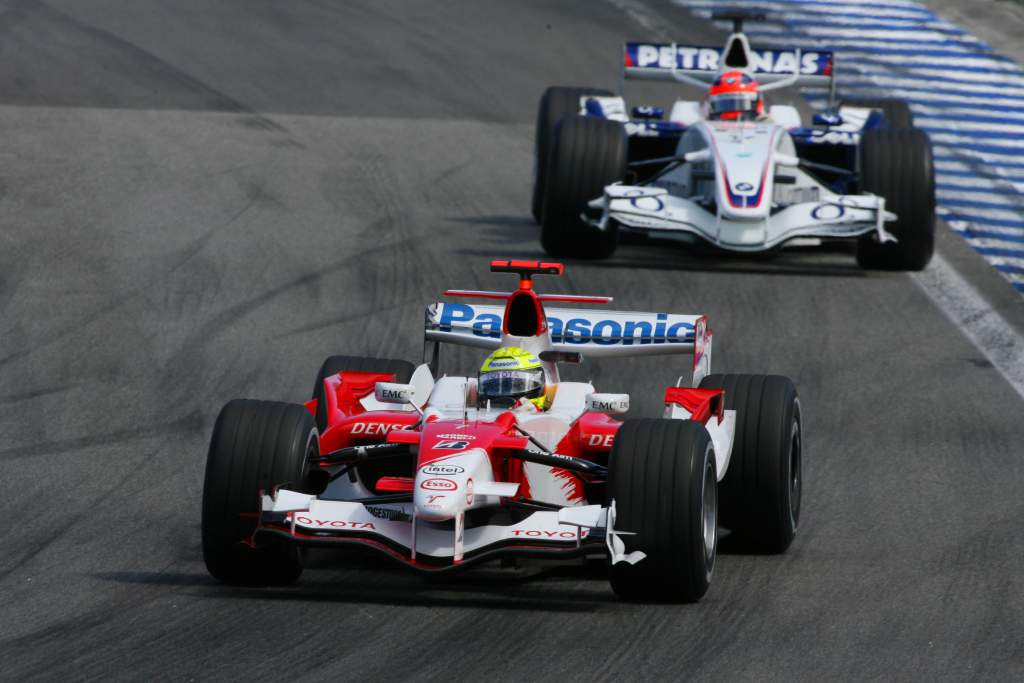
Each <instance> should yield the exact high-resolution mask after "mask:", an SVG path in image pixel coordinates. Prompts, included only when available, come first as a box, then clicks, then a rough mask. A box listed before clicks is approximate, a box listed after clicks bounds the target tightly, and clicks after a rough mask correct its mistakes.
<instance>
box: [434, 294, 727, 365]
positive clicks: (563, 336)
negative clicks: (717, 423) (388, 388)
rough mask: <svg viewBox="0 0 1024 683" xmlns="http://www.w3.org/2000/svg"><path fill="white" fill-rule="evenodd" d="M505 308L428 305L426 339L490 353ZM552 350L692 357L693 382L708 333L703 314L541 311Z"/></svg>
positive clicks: (707, 360)
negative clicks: (470, 347)
mask: <svg viewBox="0 0 1024 683" xmlns="http://www.w3.org/2000/svg"><path fill="white" fill-rule="evenodd" d="M504 313H505V307H504V306H494V305H488V304H465V303H453V302H448V301H439V302H437V303H434V304H430V305H429V306H427V310H426V321H425V329H424V340H425V341H427V342H435V343H447V344H458V345H461V346H472V347H476V348H480V349H488V350H493V349H497V348H498V347H500V346H501V343H502V325H503V320H502V318H503V316H504ZM545 317H546V319H547V326H548V332H550V334H551V350H552V351H556V352H558V351H560V352H568V353H578V354H581V355H582V356H584V357H596V358H605V357H610V356H618V357H622V356H649V355H668V354H685V355H689V354H691V353H692V354H693V369H694V382H695V383H696V382H699V381H700V378H701V377H703V376H704V375H706V374H707V373H708V372H710V368H711V329H710V328H709V327H708V324H707V318H706V317H705V316H703V315H679V314H675V313H638V312H634V311H601V310H586V309H573V308H551V307H545Z"/></svg>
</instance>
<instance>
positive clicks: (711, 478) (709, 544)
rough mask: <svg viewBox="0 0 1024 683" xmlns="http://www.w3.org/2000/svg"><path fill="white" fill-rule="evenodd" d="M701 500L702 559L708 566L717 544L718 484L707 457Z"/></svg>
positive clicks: (709, 458) (712, 466) (712, 462)
mask: <svg viewBox="0 0 1024 683" xmlns="http://www.w3.org/2000/svg"><path fill="white" fill-rule="evenodd" d="M701 498H702V499H703V501H704V503H703V505H702V506H701V523H702V527H703V536H704V557H705V559H706V560H707V564H708V566H710V565H711V564H712V562H713V561H714V557H715V545H716V544H717V543H718V482H717V480H716V478H715V465H714V461H713V460H712V459H711V456H710V455H709V456H708V458H707V462H706V464H705V465H704V483H703V485H702V491H701Z"/></svg>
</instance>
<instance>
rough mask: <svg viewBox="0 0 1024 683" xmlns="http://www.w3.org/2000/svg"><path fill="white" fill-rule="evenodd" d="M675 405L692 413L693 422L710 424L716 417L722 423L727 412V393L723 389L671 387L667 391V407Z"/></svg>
mask: <svg viewBox="0 0 1024 683" xmlns="http://www.w3.org/2000/svg"><path fill="white" fill-rule="evenodd" d="M670 404H675V405H677V406H679V407H680V408H683V409H684V410H687V411H688V412H689V413H690V419H691V420H697V421H698V422H702V423H704V424H707V423H708V420H709V419H711V416H712V415H714V416H715V417H717V418H718V421H719V422H721V421H722V417H723V415H724V410H725V391H724V390H722V389H691V388H689V387H669V388H668V389H666V390H665V405H670Z"/></svg>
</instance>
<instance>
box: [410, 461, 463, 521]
mask: <svg viewBox="0 0 1024 683" xmlns="http://www.w3.org/2000/svg"><path fill="white" fill-rule="evenodd" d="M465 487H466V482H465V481H464V477H459V478H456V477H440V476H434V475H426V474H423V473H422V472H420V473H419V474H418V475H417V477H416V492H415V493H414V494H413V501H414V503H415V504H416V516H417V517H419V518H420V519H425V520H427V521H429V522H444V521H446V520H449V519H454V518H455V516H456V515H458V514H459V513H460V512H462V510H463V509H465V506H464V505H463V504H462V503H463V501H464V500H465V498H466V495H465V491H464V489H465Z"/></svg>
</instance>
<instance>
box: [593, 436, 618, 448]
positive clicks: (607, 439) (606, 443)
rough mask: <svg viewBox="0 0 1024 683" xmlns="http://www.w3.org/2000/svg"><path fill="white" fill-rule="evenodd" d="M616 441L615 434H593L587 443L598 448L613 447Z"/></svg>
mask: <svg viewBox="0 0 1024 683" xmlns="http://www.w3.org/2000/svg"><path fill="white" fill-rule="evenodd" d="M613 441H615V434H591V435H590V436H589V437H588V438H587V445H588V446H591V447H598V448H611V447H612V442H613Z"/></svg>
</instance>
